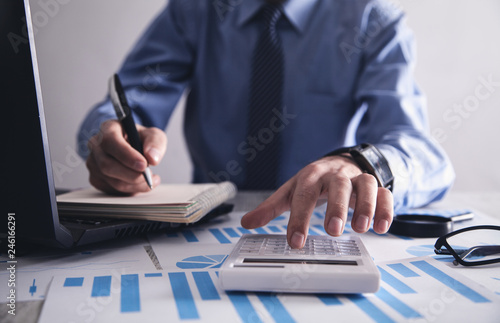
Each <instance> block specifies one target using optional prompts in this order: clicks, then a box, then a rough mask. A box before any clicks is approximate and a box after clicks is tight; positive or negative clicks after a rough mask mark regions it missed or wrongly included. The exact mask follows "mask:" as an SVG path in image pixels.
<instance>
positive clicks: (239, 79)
mask: <svg viewBox="0 0 500 323" xmlns="http://www.w3.org/2000/svg"><path fill="white" fill-rule="evenodd" d="M264 3H265V1H264V0H231V1H230V0H217V1H213V0H170V1H169V3H168V5H167V6H166V8H165V9H164V10H163V11H162V12H161V13H160V14H159V15H158V17H157V18H156V19H155V20H154V21H153V22H152V24H151V25H150V27H149V28H148V29H147V31H146V32H145V33H144V35H143V36H142V37H141V39H140V40H139V41H138V43H137V44H136V46H135V47H134V49H133V50H132V51H131V52H130V53H129V55H128V57H127V59H126V61H125V62H124V64H123V66H122V68H121V70H120V71H119V75H120V77H121V80H122V83H123V85H124V87H125V89H126V92H127V96H128V99H129V101H130V103H131V105H132V108H133V112H134V117H135V118H136V120H137V122H138V123H141V124H143V125H145V126H154V127H158V128H160V129H164V128H165V127H166V126H167V123H168V120H169V117H170V116H171V114H172V110H173V109H174V107H175V106H176V104H177V102H178V100H179V98H180V97H181V95H182V94H183V93H184V91H186V90H188V91H189V95H188V99H187V106H186V112H185V120H184V134H185V137H186V141H187V145H188V147H189V153H190V156H191V159H192V161H193V165H194V174H193V181H194V182H212V181H221V180H231V181H233V182H234V183H236V184H237V185H239V186H241V185H243V183H244V182H245V165H246V160H247V159H249V160H250V159H251V158H252V156H253V155H254V154H256V153H258V151H259V150H260V149H263V145H264V146H265V142H266V141H267V140H269V139H270V137H272V136H273V135H274V134H275V133H277V132H280V133H281V138H282V142H283V145H284V146H283V149H282V166H281V168H280V172H279V174H278V177H279V181H280V183H284V182H285V181H286V180H288V179H289V178H290V177H292V176H293V175H295V174H296V173H297V172H298V171H299V170H300V169H301V168H303V167H304V166H306V165H307V164H309V163H310V162H312V161H314V160H316V159H318V158H321V157H322V156H323V155H325V154H326V153H328V152H330V151H333V150H334V149H337V148H339V147H343V146H347V145H353V144H357V143H363V142H366V143H371V144H374V145H375V146H377V147H378V148H379V149H380V151H381V152H382V153H383V154H384V156H385V157H386V158H387V159H388V161H389V164H390V166H391V169H392V171H393V173H394V176H395V182H394V191H393V193H394V200H395V208H396V210H401V209H404V208H408V207H416V206H420V205H424V204H427V203H429V202H431V201H433V200H436V199H439V198H441V197H442V196H443V195H444V193H445V192H446V191H447V189H448V188H449V187H450V186H451V184H452V182H453V180H454V172H453V169H452V166H451V164H450V162H449V160H448V158H447V157H446V155H445V153H444V152H443V150H442V149H441V148H440V147H439V146H438V144H437V143H436V142H435V141H434V140H433V139H432V138H431V137H430V135H429V131H428V121H427V113H426V106H425V100H424V97H423V96H422V94H421V93H420V91H419V90H418V88H417V86H416V84H415V81H414V79H413V76H412V70H413V66H414V62H415V51H414V41H413V35H412V33H411V31H410V30H409V29H408V28H407V26H406V25H405V23H404V15H403V14H402V13H401V12H400V10H398V9H397V8H395V7H394V6H391V5H390V4H388V3H386V2H383V1H370V0H289V1H287V2H285V4H284V17H285V19H281V20H280V21H279V23H278V26H277V30H278V32H279V35H280V37H281V41H282V44H283V49H284V52H285V90H284V109H283V112H281V113H279V112H277V113H276V115H275V118H273V119H271V120H270V123H269V129H266V131H264V132H263V133H262V136H261V137H260V138H259V137H255V138H247V124H246V122H247V118H246V116H247V112H246V111H247V108H248V102H249V83H250V75H251V71H250V68H251V57H252V50H253V48H254V46H255V44H256V41H257V38H258V35H259V33H260V25H259V24H257V21H256V19H254V18H255V15H256V13H257V11H258V10H259V9H260V8H261V7H262V5H263V4H264ZM110 118H113V119H114V118H116V116H115V114H114V111H113V108H112V105H111V103H110V102H109V100H106V101H104V102H103V103H101V104H99V105H98V106H96V107H95V108H94V109H93V110H92V111H91V112H90V113H89V115H88V116H87V118H86V119H85V121H84V122H83V124H82V127H81V129H80V134H79V145H78V146H79V147H80V148H81V149H80V154H81V155H82V157H86V155H87V152H86V151H85V148H84V147H86V144H85V143H86V141H87V140H88V139H89V138H90V136H91V135H92V134H95V133H96V131H97V129H99V126H100V124H101V123H102V122H103V121H105V120H107V119H110ZM167 153H168V152H167Z"/></svg>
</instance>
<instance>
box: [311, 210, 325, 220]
mask: <svg viewBox="0 0 500 323" xmlns="http://www.w3.org/2000/svg"><path fill="white" fill-rule="evenodd" d="M313 214H314V216H315V217H317V218H318V219H324V218H325V215H324V214H323V213H321V212H318V211H314V212H313Z"/></svg>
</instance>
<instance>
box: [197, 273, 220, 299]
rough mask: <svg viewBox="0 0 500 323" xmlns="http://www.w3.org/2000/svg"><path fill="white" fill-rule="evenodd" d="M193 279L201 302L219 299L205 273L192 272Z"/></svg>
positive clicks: (209, 278)
mask: <svg viewBox="0 0 500 323" xmlns="http://www.w3.org/2000/svg"><path fill="white" fill-rule="evenodd" d="M193 278H194V281H195V283H196V287H197V288H198V291H199V292H200V295H201V299H202V300H204V301H207V300H214V299H220V296H219V293H218V292H217V289H216V288H215V285H214V283H213V281H212V278H211V277H210V274H209V273H208V272H207V271H202V272H193Z"/></svg>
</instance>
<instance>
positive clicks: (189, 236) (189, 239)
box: [181, 230, 198, 242]
mask: <svg viewBox="0 0 500 323" xmlns="http://www.w3.org/2000/svg"><path fill="white" fill-rule="evenodd" d="M181 234H182V235H183V236H184V238H186V241H187V242H198V238H196V236H195V235H194V233H193V231H191V230H182V231H181Z"/></svg>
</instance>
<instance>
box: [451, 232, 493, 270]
mask: <svg viewBox="0 0 500 323" xmlns="http://www.w3.org/2000/svg"><path fill="white" fill-rule="evenodd" d="M446 241H447V242H448V244H449V245H450V246H451V247H452V248H453V250H455V252H456V253H457V254H458V255H459V256H460V258H462V260H463V261H466V262H469V263H474V262H479V261H485V260H491V259H500V230H492V229H481V230H471V231H466V232H462V233H460V234H457V235H454V236H451V237H448V238H447V239H446Z"/></svg>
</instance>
